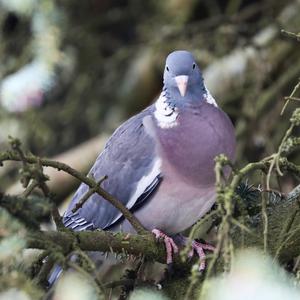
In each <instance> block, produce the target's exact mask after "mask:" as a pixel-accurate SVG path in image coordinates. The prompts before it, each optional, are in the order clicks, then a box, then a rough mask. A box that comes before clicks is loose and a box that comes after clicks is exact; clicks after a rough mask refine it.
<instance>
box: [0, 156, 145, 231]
mask: <svg viewBox="0 0 300 300" xmlns="http://www.w3.org/2000/svg"><path fill="white" fill-rule="evenodd" d="M23 159H25V161H26V162H27V163H29V164H36V163H38V162H39V161H40V163H41V164H42V165H43V166H46V167H52V168H55V169H57V170H59V171H60V170H62V171H64V172H66V173H68V174H70V175H71V176H73V177H75V178H77V179H78V180H80V181H81V182H83V183H85V184H86V185H87V186H89V187H90V188H92V189H95V192H96V193H97V194H99V195H100V196H101V197H103V198H104V199H105V200H107V201H108V202H110V203H111V204H112V205H113V206H114V207H116V208H117V209H118V210H119V211H121V212H122V214H123V216H124V217H125V218H126V219H127V220H128V221H129V222H130V224H131V225H132V226H133V228H134V229H135V230H136V231H137V232H138V233H142V234H143V233H144V234H145V232H146V230H145V228H144V227H143V226H142V224H141V223H140V221H139V220H138V219H137V218H136V217H135V216H134V215H133V214H132V213H131V212H130V211H129V209H128V208H126V207H125V206H124V205H123V203H122V202H120V201H119V200H117V199H116V198H115V197H114V196H113V195H111V194H110V193H108V192H106V191H105V190H104V189H102V188H101V187H100V186H98V185H97V182H96V181H95V180H93V179H91V178H89V177H87V176H85V175H83V174H82V173H81V172H79V171H77V170H75V169H73V168H72V167H70V166H68V165H66V164H64V163H61V162H58V161H53V160H50V159H46V158H38V157H36V156H34V155H25V156H24V157H23ZM7 160H13V161H22V158H21V157H20V155H19V154H18V153H15V152H11V151H6V152H2V153H0V162H3V161H7Z"/></svg>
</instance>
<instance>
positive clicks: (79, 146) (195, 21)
mask: <svg viewBox="0 0 300 300" xmlns="http://www.w3.org/2000/svg"><path fill="white" fill-rule="evenodd" d="M299 2H300V1H298V0H290V1H287V0H276V1H274V0H264V1H258V0H228V1H224V0H223V1H221V0H202V1H201V0H168V1H155V0H147V1H138V0H115V1H109V0H86V1H70V0H56V1H51V0H0V40H1V43H0V80H1V81H0V128H1V131H0V151H1V150H3V149H6V148H7V140H8V139H7V137H8V135H11V136H13V137H18V138H20V140H21V141H22V143H23V148H24V149H28V150H29V151H32V152H33V153H34V154H36V155H40V156H47V157H54V158H57V159H59V160H61V161H65V162H67V163H69V164H71V165H72V166H74V167H75V168H78V169H80V170H82V171H88V169H89V168H90V166H91V164H92V163H93V162H94V160H95V158H96V156H97V154H98V153H100V152H101V149H102V148H103V144H104V142H105V140H106V138H107V136H109V135H110V134H111V133H112V131H113V129H115V128H116V127H117V126H118V125H119V124H120V123H121V122H122V121H123V120H124V119H126V118H128V117H129V116H131V115H133V114H134V113H136V112H138V111H140V110H141V109H143V108H144V107H146V106H147V105H149V104H150V103H152V102H153V101H154V100H155V98H156V97H157V95H158V94H159V92H160V89H161V87H162V72H163V66H164V61H165V57H166V55H167V54H168V53H169V52H171V51H173V50H175V49H187V50H190V51H192V52H193V53H194V55H195V57H196V59H197V61H198V63H199V65H200V67H201V68H202V70H203V73H204V79H205V83H206V85H207V87H208V88H209V90H210V92H211V94H212V95H213V96H214V97H215V98H216V100H217V102H218V103H219V105H220V106H221V107H222V108H223V109H224V110H225V111H226V112H227V113H228V114H229V115H230V117H231V119H232V121H233V122H234V124H235V127H236V132H237V138H238V147H239V148H238V156H237V163H238V165H239V166H241V165H244V164H245V163H247V162H249V161H254V160H258V159H261V158H262V157H264V156H266V155H267V154H271V153H272V152H274V151H275V150H276V148H277V147H278V143H279V141H280V139H281V138H282V136H283V134H284V132H285V130H286V129H287V126H288V119H289V117H290V112H291V110H293V109H294V108H295V105H296V104H297V103H295V102H296V101H292V102H291V103H290V104H289V106H288V108H287V110H286V111H285V113H284V114H283V116H280V111H281V109H282V107H283V105H284V101H285V100H284V97H285V96H288V95H290V94H291V92H292V90H293V88H294V87H295V85H296V84H297V83H298V81H299V75H300V57H299V43H298V44H297V41H296V39H292V38H288V37H286V35H285V34H283V33H281V29H284V30H288V31H292V32H298V31H299V28H300V18H299V14H300V3H299ZM295 96H296V95H295ZM47 172H50V173H49V175H50V176H51V181H52V182H51V181H50V186H51V188H52V189H54V190H53V191H54V192H56V193H57V194H58V196H59V197H58V198H60V199H63V198H64V197H65V196H67V195H68V194H70V192H72V190H73V189H74V188H75V187H76V184H77V183H76V182H73V180H72V179H71V178H69V177H67V176H66V175H64V174H59V173H58V172H53V171H47ZM16 181H17V169H16V168H15V164H13V163H7V164H5V165H4V167H2V168H0V190H8V191H9V192H10V193H16V192H17V191H19V190H20V187H19V186H18V185H16V184H15V182H16ZM57 183H63V184H57ZM292 184H293V180H292V179H289V178H288V179H285V180H284V184H283V189H284V190H288V189H289V188H290V186H291V185H292ZM62 187H63V188H62Z"/></svg>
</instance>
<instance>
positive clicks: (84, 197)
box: [72, 175, 107, 213]
mask: <svg viewBox="0 0 300 300" xmlns="http://www.w3.org/2000/svg"><path fill="white" fill-rule="evenodd" d="M106 179H107V176H106V175H105V176H103V177H102V178H100V180H98V181H97V187H96V189H97V188H98V187H100V186H101V183H102V182H103V181H104V180H106ZM96 189H95V188H90V189H89V190H88V191H87V192H86V193H85V194H84V195H83V197H82V198H81V199H80V200H79V201H78V202H77V203H76V205H75V207H74V208H73V209H72V213H75V212H76V211H77V210H78V209H79V208H81V207H82V206H83V205H84V203H85V202H86V201H87V200H88V199H89V198H90V197H91V196H92V195H93V194H94V193H96Z"/></svg>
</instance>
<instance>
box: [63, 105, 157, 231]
mask: <svg viewBox="0 0 300 300" xmlns="http://www.w3.org/2000/svg"><path fill="white" fill-rule="evenodd" d="M152 112H153V107H152V106H150V107H149V108H148V109H146V110H144V111H142V112H141V113H140V114H138V115H136V116H134V117H132V118H130V119H129V120H128V121H126V122H125V123H123V125H121V126H120V127H119V128H118V129H117V130H116V131H115V132H114V134H113V135H112V136H111V138H110V139H109V140H108V142H107V144H106V146H105V148H104V150H103V152H102V153H101V154H100V155H99V156H98V158H97V160H96V162H95V164H94V165H93V167H92V168H91V170H90V172H89V174H90V175H92V176H93V177H94V178H95V180H99V179H100V178H101V177H102V176H104V175H107V176H108V179H107V180H105V181H104V182H103V184H102V187H103V188H104V189H105V190H106V191H108V192H109V193H110V194H112V195H114V196H115V197H116V198H117V199H118V200H119V201H121V202H122V203H123V204H124V205H125V206H126V207H127V208H128V209H132V210H134V209H136V208H137V207H140V206H141V205H142V204H143V203H144V202H145V201H146V200H147V199H148V198H149V197H150V196H151V195H152V194H153V193H154V191H155V190H156V188H157V187H158V185H159V183H160V181H161V179H162V177H161V174H160V159H159V158H158V157H157V156H156V153H155V142H154V140H153V137H151V136H150V135H149V134H148V133H147V132H146V130H145V128H144V125H143V119H144V117H146V116H148V115H150V114H152ZM88 190H89V187H88V186H87V185H85V184H83V183H82V184H81V185H80V187H79V188H78V190H77V192H76V193H75V195H74V196H73V199H72V202H71V204H70V205H69V207H68V209H67V211H66V213H65V215H64V224H65V226H66V227H69V228H72V229H74V230H77V231H79V230H86V229H91V230H93V229H96V228H102V229H105V228H108V227H110V226H111V225H113V224H114V223H116V222H117V221H118V220H119V219H120V218H121V217H122V214H121V213H120V212H119V210H118V209H116V208H115V207H114V206H112V205H111V204H110V203H109V202H107V201H106V200H105V199H103V198H102V197H101V196H99V195H98V194H93V195H92V196H91V197H90V198H89V200H88V201H87V202H86V203H85V204H84V205H83V207H82V208H80V209H79V210H78V211H77V212H76V213H72V209H73V207H74V206H75V205H76V203H77V202H78V201H79V200H80V199H81V198H82V196H83V195H84V194H85V193H86V192H87V191H88Z"/></svg>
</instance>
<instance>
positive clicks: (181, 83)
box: [175, 75, 189, 97]
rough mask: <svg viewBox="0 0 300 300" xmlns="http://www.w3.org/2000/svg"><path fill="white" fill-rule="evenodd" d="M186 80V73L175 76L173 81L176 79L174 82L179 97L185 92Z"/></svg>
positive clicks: (187, 77) (187, 78)
mask: <svg viewBox="0 0 300 300" xmlns="http://www.w3.org/2000/svg"><path fill="white" fill-rule="evenodd" d="M188 80H189V76H187V75H180V76H176V77H175V81H176V84H177V87H178V89H179V92H180V95H181V97H184V96H185V94H186V88H187V84H188Z"/></svg>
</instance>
